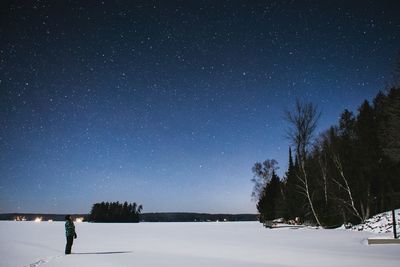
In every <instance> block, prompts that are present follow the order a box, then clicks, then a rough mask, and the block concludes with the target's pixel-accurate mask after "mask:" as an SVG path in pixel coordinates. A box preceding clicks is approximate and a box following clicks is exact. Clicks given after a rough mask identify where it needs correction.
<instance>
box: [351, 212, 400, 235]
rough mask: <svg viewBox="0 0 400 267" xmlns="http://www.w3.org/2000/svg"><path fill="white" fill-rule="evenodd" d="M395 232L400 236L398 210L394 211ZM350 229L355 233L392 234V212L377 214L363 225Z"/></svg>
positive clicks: (399, 213)
mask: <svg viewBox="0 0 400 267" xmlns="http://www.w3.org/2000/svg"><path fill="white" fill-rule="evenodd" d="M395 215H396V230H397V233H398V234H400V209H397V210H395ZM351 229H353V230H356V231H367V232H371V233H378V234H381V233H393V219H392V212H391V211H387V212H384V213H380V214H377V215H375V216H373V217H371V218H369V219H367V220H366V221H365V223H362V224H359V225H356V226H353V227H352V228H351Z"/></svg>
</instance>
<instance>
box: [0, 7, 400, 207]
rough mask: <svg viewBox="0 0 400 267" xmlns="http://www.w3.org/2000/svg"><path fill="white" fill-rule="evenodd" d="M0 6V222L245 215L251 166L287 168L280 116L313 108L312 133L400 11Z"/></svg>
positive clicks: (348, 91)
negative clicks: (118, 204) (26, 215)
mask: <svg viewBox="0 0 400 267" xmlns="http://www.w3.org/2000/svg"><path fill="white" fill-rule="evenodd" d="M55 2H57V3H55ZM0 5H1V6H0V19H1V22H0V23H1V24H0V213H4V212H55V213H64V212H70V213H75V212H76V213H86V212H89V211H90V207H91V205H92V204H93V203H95V202H99V201H103V200H104V201H117V200H119V201H125V200H127V201H131V202H133V201H136V202H138V203H140V204H143V206H144V212H156V211H193V212H210V213H215V212H228V213H245V212H251V213H254V212H255V211H256V209H255V203H254V202H251V197H250V196H251V190H252V184H251V182H250V179H251V177H252V173H251V167H252V166H253V164H254V163H255V162H256V161H263V160H265V159H268V158H275V159H276V160H277V161H278V162H279V163H280V170H279V174H280V175H283V174H284V172H285V170H286V168H287V157H288V146H289V141H288V140H287V138H286V137H285V129H286V128H287V124H286V122H285V121H284V120H283V112H284V110H285V109H290V108H291V107H292V106H293V104H294V102H295V100H296V98H299V99H301V100H303V101H312V102H314V103H315V104H317V105H318V107H319V108H320V110H321V111H322V116H321V119H320V123H319V130H320V131H322V130H324V129H326V128H327V127H329V126H330V125H333V124H335V123H336V122H337V121H338V117H339V115H340V113H341V112H342V111H343V110H344V109H345V108H347V109H350V110H351V111H356V110H357V107H358V106H359V105H360V104H361V102H362V101H363V100H364V99H367V100H372V98H373V97H374V96H375V95H376V94H377V92H378V91H379V90H382V89H385V86H386V85H387V83H388V82H389V81H390V75H391V70H392V69H393V65H394V61H395V58H396V55H397V53H398V52H399V48H400V16H399V10H400V2H399V1H259V2H256V1H232V2H225V1H179V2H173V1H160V2H153V1H143V2H139V1H104V2H102V1H22V0H21V1H1V4H0Z"/></svg>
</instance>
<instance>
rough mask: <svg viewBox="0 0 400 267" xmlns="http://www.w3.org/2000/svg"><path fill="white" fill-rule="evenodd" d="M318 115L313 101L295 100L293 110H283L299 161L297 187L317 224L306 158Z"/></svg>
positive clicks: (318, 221)
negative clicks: (298, 182)
mask: <svg viewBox="0 0 400 267" xmlns="http://www.w3.org/2000/svg"><path fill="white" fill-rule="evenodd" d="M320 115H321V114H320V112H318V110H317V107H316V106H315V105H314V104H313V103H301V102H300V101H299V100H296V106H295V110H294V111H293V112H291V111H286V112H285V119H286V121H288V122H289V125H290V126H289V128H288V131H287V134H288V137H289V139H290V140H291V141H292V143H293V145H294V146H295V148H296V158H297V160H298V163H299V164H298V166H299V172H298V174H297V178H298V179H299V181H300V185H299V189H300V192H301V193H302V194H303V195H304V196H305V197H306V198H307V200H308V204H309V206H310V209H311V211H312V213H313V215H314V218H315V221H316V222H317V224H318V225H321V222H320V220H319V218H318V215H317V212H316V210H315V208H314V204H313V201H312V192H310V191H311V189H310V182H309V179H308V173H307V169H306V160H307V156H308V153H309V152H308V150H309V147H310V144H311V141H312V139H313V137H314V132H315V130H316V128H317V122H318V119H319V117H320Z"/></svg>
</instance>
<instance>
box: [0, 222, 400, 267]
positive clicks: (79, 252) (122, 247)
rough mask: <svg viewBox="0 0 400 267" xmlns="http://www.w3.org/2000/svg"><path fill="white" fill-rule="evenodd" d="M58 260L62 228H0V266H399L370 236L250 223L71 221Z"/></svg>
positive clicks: (397, 255)
mask: <svg viewBox="0 0 400 267" xmlns="http://www.w3.org/2000/svg"><path fill="white" fill-rule="evenodd" d="M75 226H76V231H77V233H78V238H77V239H76V240H75V241H74V245H73V247H72V252H73V254H71V255H64V246H65V236H64V223H63V222H41V223H35V222H11V221H1V222H0V238H1V239H0V240H1V241H0V266H2V267H14V266H15V267H23V266H29V267H34V266H43V267H47V266H54V267H67V266H68V267H71V266H78V267H79V266H84V267H88V266H96V267H104V266H141V267H145V266H157V267H160V266H173V267H183V266H185V267H187V266H202V267H204V266H207V267H212V266H222V267H228V266H230V267H232V266H234V267H235V266H243V267H244V266H246V267H252V266H260V267H261V266H263V267H265V266H268V267H290V266H297V267H298V266H307V267H312V266H316V267H317V266H318V267H321V266H335V267H336V266H341V267H344V266H362V267H368V266H371V267H372V266H373V267H376V266H380V267H384V266H399V263H400V246H399V245H375V246H369V245H367V242H366V239H367V238H368V237H371V236H376V234H373V233H368V232H356V231H348V230H339V229H333V230H323V229H311V228H300V229H293V228H287V227H282V228H277V229H266V228H264V227H263V226H262V224H260V223H258V222H224V223H216V222H215V223H139V224H117V223H115V224H102V223H76V224H75Z"/></svg>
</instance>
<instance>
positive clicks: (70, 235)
mask: <svg viewBox="0 0 400 267" xmlns="http://www.w3.org/2000/svg"><path fill="white" fill-rule="evenodd" d="M65 235H66V237H67V245H66V246H65V254H71V248H72V244H73V243H74V239H75V238H77V237H78V235H77V234H76V232H75V225H74V222H73V221H72V219H71V215H67V216H65Z"/></svg>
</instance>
